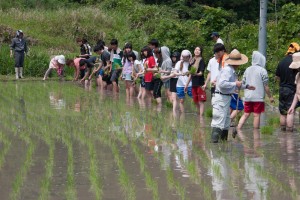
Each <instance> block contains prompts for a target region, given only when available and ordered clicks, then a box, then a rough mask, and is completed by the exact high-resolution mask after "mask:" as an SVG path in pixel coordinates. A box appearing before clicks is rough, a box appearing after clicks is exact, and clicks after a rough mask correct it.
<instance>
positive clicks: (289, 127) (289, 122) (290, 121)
mask: <svg viewBox="0 0 300 200" xmlns="http://www.w3.org/2000/svg"><path fill="white" fill-rule="evenodd" d="M293 128H294V114H288V115H287V116H286V130H287V131H293Z"/></svg>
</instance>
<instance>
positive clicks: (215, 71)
mask: <svg viewBox="0 0 300 200" xmlns="http://www.w3.org/2000/svg"><path fill="white" fill-rule="evenodd" d="M207 71H209V72H210V82H211V83H212V82H213V81H214V80H216V79H217V76H218V75H219V72H220V70H219V63H218V61H217V59H216V58H215V57H213V58H211V59H210V60H209V62H208V65H207Z"/></svg>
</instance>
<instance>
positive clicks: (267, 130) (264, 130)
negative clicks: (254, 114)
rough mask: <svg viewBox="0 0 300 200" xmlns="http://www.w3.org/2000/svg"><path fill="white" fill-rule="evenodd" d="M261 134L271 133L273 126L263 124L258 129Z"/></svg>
mask: <svg viewBox="0 0 300 200" xmlns="http://www.w3.org/2000/svg"><path fill="white" fill-rule="evenodd" d="M260 132H261V134H265V135H272V134H273V132H274V127H273V126H263V127H261V129H260Z"/></svg>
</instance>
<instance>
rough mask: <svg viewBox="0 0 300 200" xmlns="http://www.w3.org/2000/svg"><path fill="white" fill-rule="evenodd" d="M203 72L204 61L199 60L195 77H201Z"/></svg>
mask: <svg viewBox="0 0 300 200" xmlns="http://www.w3.org/2000/svg"><path fill="white" fill-rule="evenodd" d="M204 70H205V63H204V60H203V59H201V60H200V63H199V72H198V73H196V76H203V74H204Z"/></svg>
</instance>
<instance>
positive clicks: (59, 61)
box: [57, 55, 66, 65]
mask: <svg viewBox="0 0 300 200" xmlns="http://www.w3.org/2000/svg"><path fill="white" fill-rule="evenodd" d="M57 62H58V63H60V64H62V65H64V64H66V59H65V56H63V55H60V56H58V59H57Z"/></svg>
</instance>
